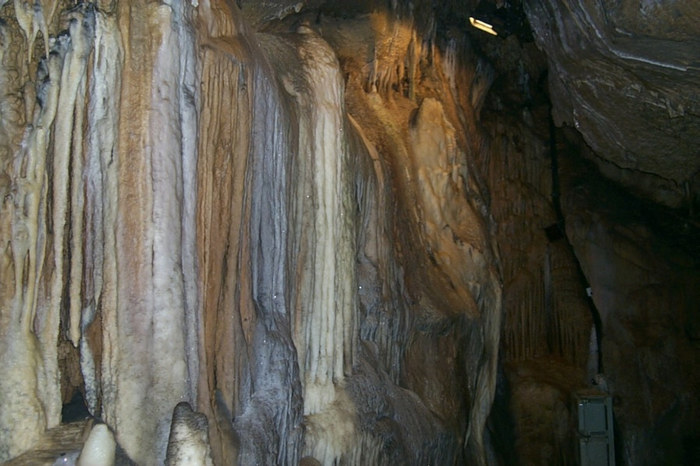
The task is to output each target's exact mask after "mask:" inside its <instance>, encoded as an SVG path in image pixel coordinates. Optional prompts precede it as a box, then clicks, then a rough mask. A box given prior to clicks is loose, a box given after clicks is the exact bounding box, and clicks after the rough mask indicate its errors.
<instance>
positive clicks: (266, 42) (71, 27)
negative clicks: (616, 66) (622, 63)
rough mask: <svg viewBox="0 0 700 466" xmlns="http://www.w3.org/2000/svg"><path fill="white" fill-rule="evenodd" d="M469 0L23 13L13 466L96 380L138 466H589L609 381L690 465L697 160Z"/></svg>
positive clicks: (6, 396) (8, 95)
mask: <svg viewBox="0 0 700 466" xmlns="http://www.w3.org/2000/svg"><path fill="white" fill-rule="evenodd" d="M467 3H468V4H465V5H461V4H458V2H443V4H441V5H439V6H436V5H433V4H432V3H431V2H423V1H418V2H401V1H392V2H370V1H359V2H347V4H346V3H345V2H322V1H307V2H291V1H285V0H278V1H271V2H257V1H252V0H251V1H247V0H243V1H237V2H234V1H224V0H201V1H182V2H181V1H166V2H146V1H136V0H134V1H121V2H117V1H110V0H100V1H95V2H74V1H71V0H49V1H43V0H42V1H36V2H32V1H25V0H14V1H13V2H8V1H2V0H0V63H1V66H0V202H1V203H2V204H1V207H2V213H1V214H0V255H1V258H2V259H1V261H0V273H1V276H0V367H2V369H1V372H0V461H8V460H12V459H13V458H14V460H12V461H15V463H14V464H38V463H37V460H36V458H37V457H36V456H31V455H32V452H31V450H33V449H36V448H37V445H48V444H49V443H51V442H53V440H50V441H49V440H47V439H49V437H50V435H49V434H50V433H52V432H57V431H58V430H60V429H62V428H66V426H67V424H66V422H67V415H66V410H65V406H67V405H68V404H69V403H70V402H71V400H72V399H75V397H76V394H79V398H81V399H83V400H84V404H85V407H86V409H87V412H88V413H89V415H90V417H92V418H95V419H98V420H99V421H100V422H104V423H105V424H107V426H108V427H109V430H110V431H111V432H113V433H114V436H115V438H116V443H117V447H116V448H117V457H118V462H119V461H121V462H123V463H125V464H133V463H135V464H139V465H141V464H143V465H150V464H163V463H167V464H231V463H237V464H295V465H296V464H318V463H320V464H479V465H485V464H515V463H516V462H520V463H522V464H575V448H576V441H575V440H576V439H575V431H574V429H573V427H572V423H573V422H574V414H575V413H574V412H573V408H572V404H571V403H572V398H571V397H572V395H573V394H574V393H575V392H576V391H577V390H580V389H582V388H587V387H588V388H590V386H591V379H592V378H594V377H596V376H599V374H600V373H601V372H604V373H605V378H604V379H601V378H597V379H596V380H597V381H598V389H605V390H607V391H608V392H609V393H610V394H612V395H613V396H614V397H615V400H616V407H615V410H616V416H617V419H618V424H619V426H618V431H619V434H620V435H619V438H620V440H619V450H620V451H619V453H620V454H619V455H618V456H619V458H620V460H621V462H626V463H628V464H645V462H647V463H648V464H653V463H654V462H655V461H656V459H659V458H666V457H670V458H675V459H677V460H678V461H683V460H684V459H685V458H688V457H689V456H688V454H686V453H684V451H685V450H683V449H684V448H687V446H686V444H688V442H692V440H693V439H696V438H697V436H698V426H697V420H696V419H698V418H699V416H697V409H698V406H697V401H695V398H694V396H693V393H697V388H698V373H699V372H698V371H697V368H696V366H697V363H693V362H692V361H696V360H697V357H696V356H697V351H698V347H697V345H698V325H697V322H698V315H697V311H696V309H697V305H696V303H697V302H698V298H700V296H697V290H698V289H699V288H698V287H697V284H698V282H699V274H698V255H697V247H696V246H694V242H693V238H694V234H695V233H696V232H697V223H696V222H695V221H694V217H693V216H692V210H693V209H692V207H693V195H694V194H693V193H694V191H693V189H694V188H692V187H690V185H691V184H692V183H693V180H694V178H692V176H690V177H685V178H683V176H681V175H678V173H676V172H673V173H672V172H670V171H663V170H657V171H658V173H655V174H654V175H653V176H651V177H650V178H644V179H642V180H641V181H639V183H634V182H632V183H630V182H629V178H630V177H629V176H628V175H625V173H626V172H625V170H626V169H627V168H628V167H627V166H625V165H624V164H619V165H620V166H616V168H615V169H614V170H613V169H611V168H610V163H617V162H619V160H618V158H616V157H618V156H619V154H618V153H617V152H614V151H613V153H612V155H611V156H610V157H609V160H610V161H612V162H601V161H600V152H602V151H605V150H607V148H609V147H610V141H609V136H610V135H608V134H606V135H605V137H601V138H600V139H596V138H595V135H596V131H598V130H599V128H598V126H596V125H597V123H596V125H594V124H593V123H595V121H597V120H595V121H594V120H592V119H590V118H592V117H589V119H588V120H587V119H585V118H583V117H580V118H579V117H578V116H576V115H580V113H577V111H576V110H571V109H575V108H576V106H577V105H582V102H585V101H586V100H585V98H586V96H585V95H583V94H581V96H580V98H579V96H578V94H576V93H574V92H573V91H571V89H573V88H566V85H569V84H571V83H572V82H574V83H578V81H576V80H567V78H566V76H567V75H566V74H565V73H563V72H562V73H559V74H558V75H557V76H556V77H554V76H553V73H554V71H553V70H555V71H556V70H559V71H561V70H562V69H564V68H563V65H561V64H560V63H559V62H558V61H557V59H558V58H560V57H561V54H559V52H558V51H557V50H548V49H547V48H546V46H544V45H543V41H542V37H543V36H542V33H541V32H542V31H544V30H545V29H546V28H545V27H550V26H551V24H550V23H538V22H537V21H536V18H535V17H536V16H537V14H538V13H537V12H538V11H540V10H542V9H547V8H550V7H548V6H546V5H545V4H544V3H543V4H540V3H538V2H531V3H530V4H526V5H525V6H526V8H525V10H526V12H527V14H528V18H529V19H530V22H532V23H533V31H534V33H535V34H534V36H533V35H527V37H525V36H523V35H512V36H510V37H508V38H506V39H504V40H502V39H500V38H499V39H498V41H499V42H493V41H490V40H487V39H486V38H484V37H481V36H478V35H474V33H473V31H467V30H466V26H464V25H465V24H468V23H467V22H466V17H467V16H468V11H469V9H470V8H473V7H475V6H476V5H475V3H476V2H467ZM472 3H474V5H472ZM518 7H519V8H522V7H521V6H520V5H519V3H518ZM521 11H522V10H521ZM625 11H626V10H625ZM523 14H524V13H523ZM524 18H525V17H524V16H522V18H521V19H523V20H524ZM678 60H681V61H682V60H687V57H686V56H685V55H683V56H682V57H680V58H678ZM674 63H675V62H674ZM684 63H685V62H684ZM645 66H646V65H645ZM676 71H677V70H676ZM674 72H675V71H674ZM559 78H561V81H558V80H557V79H559ZM663 82H664V83H666V84H667V81H663ZM684 82H685V81H684ZM613 84H614V83H613ZM666 84H665V85H666ZM668 86H669V88H672V85H671V84H668ZM623 87H624V86H623ZM562 89H569V91H567V92H568V93H567V94H566V95H565V96H564V97H562V96H561V95H559V94H560V93H561V90H562ZM577 89H581V88H580V87H579V88H577ZM631 89H636V88H634V86H632V88H631ZM640 89H642V90H641V91H640V90H639V89H637V91H635V92H642V91H644V89H646V88H640ZM674 96H676V94H673V96H671V97H673V99H675V98H676V97H674ZM550 97H552V99H555V98H556V99H560V100H557V102H558V103H554V101H550ZM671 97H669V99H670V100H668V102H669V107H668V108H669V109H672V110H673V111H674V112H675V113H674V115H675V116H678V115H676V114H677V113H678V108H679V107H678V104H677V103H676V101H675V100H673V99H672V98H671ZM678 98H679V99H680V97H678ZM567 99H568V100H567ZM572 102H573V103H572ZM683 108H686V109H687V114H688V116H689V118H691V123H689V125H690V127H691V128H694V127H693V126H692V121H694V120H692V118H694V117H692V115H693V112H694V111H693V110H692V108H694V107H692V106H691V105H690V104H686V105H685V106H684V107H683ZM569 110H571V111H572V112H574V113H573V114H574V116H576V118H579V119H578V120H576V122H579V121H580V122H584V123H585V124H584V123H582V124H578V123H576V122H574V123H575V124H573V126H575V127H576V128H578V130H579V131H580V133H577V132H576V131H574V130H572V129H570V128H562V127H563V126H564V127H565V126H566V125H567V123H570V121H569V119H568V117H567V115H568V114H567V111H569ZM669 111H670V110H669ZM601 112H603V113H604V110H602V111H601ZM681 113H682V112H681ZM552 115H554V118H553V117H552ZM674 115H671V116H672V117H674ZM680 116H681V117H684V116H685V114H683V115H680ZM611 118H612V117H611ZM684 121H686V120H684ZM589 123H590V124H589ZM582 125H583V126H584V127H583V128H582V127H580V126H582ZM620 131H623V132H624V128H623V129H622V130H620ZM693 131H694V130H693ZM580 134H582V135H583V136H580ZM689 134H696V133H692V131H691V132H690V133H689ZM594 141H595V142H594ZM660 141H661V142H660V144H666V143H667V140H666V139H663V138H661V139H660ZM618 142H619V143H621V144H627V143H628V141H627V139H621V140H620V141H618ZM630 147H632V148H633V149H634V147H635V146H634V144H631V143H630ZM678 150H679V152H683V151H684V150H688V147H686V146H684V145H681V146H679V147H678ZM678 157H679V158H681V159H683V160H686V158H685V157H686V156H685V155H682V154H681V155H679V156H678ZM674 160H675V159H674ZM689 160H692V157H690V158H689ZM650 164H651V162H650ZM649 166H653V164H651V165H649ZM692 166H693V167H694V166H695V165H692ZM606 167H607V168H606ZM642 168H643V167H642ZM601 170H602V172H603V173H602V174H601ZM669 173H671V175H673V176H671V175H669ZM676 175H678V176H676ZM605 176H608V177H611V178H612V179H611V180H609V179H606V178H605ZM693 176H694V175H693ZM655 177H656V178H655ZM652 178H653V179H652ZM657 178H659V179H663V182H662V183H661V185H663V186H662V187H664V189H666V188H668V187H669V186H671V188H668V189H666V191H663V192H660V191H659V192H657V191H655V193H657V194H658V195H656V194H654V193H651V194H650V189H651V188H650V186H652V185H653V186H657V187H658V186H660V185H659V183H657V181H658V180H657ZM681 178H683V179H681ZM649 180H651V181H649ZM654 180H657V181H654ZM684 182H685V183H686V186H688V188H687V189H686V191H682V189H681V190H680V191H679V188H677V185H678V183H680V184H681V185H682V184H683V183H684ZM650 183H651V184H650ZM653 183H656V184H655V185H654V184H653ZM674 183H676V184H674ZM620 184H622V185H624V186H625V188H623V187H620ZM631 185H632V188H630V186H631ZM630 189H632V191H633V194H630V192H629V190H630ZM683 192H685V193H686V194H683ZM659 193H660V194H659ZM664 193H666V194H664ZM668 193H671V194H668ZM679 193H680V194H679ZM688 193H689V194H688ZM684 195H685V198H684V197H683V196H684ZM635 196H636V197H635ZM640 196H641V197H640ZM684 199H685V201H684ZM657 201H661V203H662V204H663V205H660V204H657V203H656V202H657ZM683 202H688V203H689V204H688V205H689V207H690V213H686V212H685V211H683V210H682V209H683ZM679 205H680V206H681V210H680V211H679V210H677V209H678V208H679ZM630 206H632V209H633V210H634V209H636V210H635V211H634V212H637V213H638V214H637V215H634V214H633V213H630ZM674 209H676V210H674ZM679 225H684V227H683V228H684V229H682V230H681V231H680V232H679V231H678V230H677V227H678V226H679ZM670 232H674V234H673V235H671V234H670ZM669 238H671V239H669ZM586 288H590V289H591V290H592V299H589V298H588V297H587V295H586ZM630 361H633V362H634V365H633V367H632V368H630ZM693 364H695V366H693ZM602 384H605V385H606V386H603V385H602ZM183 402H186V403H187V404H189V407H191V408H192V409H193V410H194V411H195V412H194V413H193V412H192V411H191V410H190V408H189V407H188V406H187V405H184V404H182V403H183ZM642 406H643V407H642ZM62 421H63V424H62ZM68 425H70V426H72V424H68ZM71 429H73V430H72V431H71V432H73V431H75V432H77V431H78V430H79V429H77V427H71ZM47 432H48V433H47ZM183 432H184V433H183ZM71 435H73V434H71ZM75 435H79V434H75ZM53 438H54V437H51V439H53ZM59 443H60V442H59ZM51 444H52V443H51ZM57 448H62V449H63V450H65V448H66V447H65V446H58V447H57ZM51 451H53V450H51ZM57 451H58V450H57ZM44 454H45V455H49V456H48V458H51V456H50V454H51V453H50V452H49V453H46V452H45V453H44ZM691 454H692V453H691ZM187 455H190V459H186V458H187ZM192 455H194V456H196V460H195V459H192ZM669 455H670V456H669ZM674 455H675V456H674ZM684 455H685V456H684ZM23 458H24V459H23ZM32 458H34V459H33V460H32ZM21 461H24V463H22V462H21ZM32 461H34V462H33V463H32ZM46 461H48V463H47V464H51V463H52V460H49V459H46ZM193 461H194V462H193ZM11 464H12V463H11Z"/></svg>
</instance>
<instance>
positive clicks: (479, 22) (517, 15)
mask: <svg viewBox="0 0 700 466" xmlns="http://www.w3.org/2000/svg"><path fill="white" fill-rule="evenodd" d="M524 18H525V14H524V13H523V11H522V5H521V4H520V3H518V2H513V3H511V2H505V3H504V4H503V6H501V7H500V8H498V7H496V2H495V1H494V0H481V1H480V2H479V5H477V7H476V9H475V10H474V12H473V13H472V14H471V15H469V24H471V25H472V26H473V27H475V28H477V29H479V30H481V31H484V32H486V33H488V34H491V35H493V36H499V37H501V38H506V37H508V36H510V35H511V34H518V36H520V35H524V34H521V33H526V32H527V30H528V29H529V28H528V27H527V26H526V25H525V24H524Z"/></svg>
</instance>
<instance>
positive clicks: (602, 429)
mask: <svg viewBox="0 0 700 466" xmlns="http://www.w3.org/2000/svg"><path fill="white" fill-rule="evenodd" d="M576 404H577V408H578V410H577V411H578V448H579V455H578V456H579V464H580V465H581V466H614V465H615V438H614V433H613V412H612V398H611V397H610V396H608V395H606V394H604V393H598V392H589V391H587V392H580V393H577V395H576Z"/></svg>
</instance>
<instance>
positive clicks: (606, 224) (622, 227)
mask: <svg viewBox="0 0 700 466" xmlns="http://www.w3.org/2000/svg"><path fill="white" fill-rule="evenodd" d="M574 140H575V139H574ZM591 171H593V173H595V169H593V168H592V167H590V165H589V164H588V163H586V162H584V161H583V160H581V158H579V157H578V154H577V151H576V150H571V148H569V154H568V155H567V156H566V157H563V158H562V208H563V210H564V212H565V214H566V225H567V227H566V228H567V235H568V237H569V238H570V239H571V243H572V245H573V246H574V249H575V251H576V255H577V256H578V257H579V258H580V262H581V267H582V269H583V272H584V273H585V275H586V278H587V280H588V281H589V283H590V286H591V289H592V291H593V301H594V302H595V305H596V308H597V309H599V311H600V316H601V320H602V330H603V347H602V348H603V365H604V368H605V374H606V383H607V386H608V389H609V390H610V393H611V394H612V395H613V396H614V401H615V406H614V409H615V416H616V421H617V428H618V429H617V435H618V436H619V437H620V441H619V448H621V450H622V451H620V452H619V453H620V456H621V457H622V458H623V459H624V462H625V463H626V464H650V465H651V464H660V463H667V464H691V463H693V462H696V461H697V458H698V450H697V447H696V445H697V441H698V431H699V430H698V428H699V427H700V426H699V425H698V419H700V417H699V415H700V413H699V411H700V406H698V401H697V396H696V394H697V393H698V390H699V389H700V366H699V365H698V364H699V363H698V361H699V360H698V351H699V348H698V341H699V336H700V335H699V334H698V319H699V318H700V315H699V314H698V309H699V308H698V302H699V300H700V291H699V290H700V287H698V284H700V250H698V244H697V238H698V235H699V234H700V227H699V226H698V225H697V223H693V222H692V221H690V219H687V218H683V217H684V215H685V213H684V212H680V213H679V212H674V211H669V210H668V209H664V208H661V207H659V206H657V205H654V204H652V203H649V202H648V201H647V200H643V199H638V198H635V197H633V196H630V195H629V194H627V193H625V192H624V191H621V190H619V188H617V187H615V186H611V185H610V182H609V181H607V180H600V179H597V178H598V177H596V176H593V175H592V173H591Z"/></svg>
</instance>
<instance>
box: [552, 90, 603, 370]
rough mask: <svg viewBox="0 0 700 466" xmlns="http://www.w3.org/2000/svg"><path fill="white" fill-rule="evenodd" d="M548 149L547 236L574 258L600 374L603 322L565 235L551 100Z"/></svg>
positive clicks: (578, 262) (588, 285)
mask: <svg viewBox="0 0 700 466" xmlns="http://www.w3.org/2000/svg"><path fill="white" fill-rule="evenodd" d="M549 150H550V156H551V161H552V205H553V206H554V213H555V215H556V218H557V223H556V228H554V226H552V227H549V228H548V231H547V236H548V237H549V238H550V240H551V239H552V238H555V237H560V238H561V239H563V240H564V241H565V242H566V247H567V249H569V251H570V252H571V256H572V257H573V258H574V263H575V264H576V269H577V270H578V276H579V279H580V281H581V285H582V287H583V289H584V290H586V303H587V305H588V309H589V311H590V313H591V318H592V319H593V327H594V328H595V333H596V345H597V349H598V352H597V356H598V360H597V363H598V373H600V374H602V373H604V369H603V344H602V340H603V322H602V320H601V318H600V312H598V309H597V308H596V307H595V303H594V302H593V298H592V295H591V293H590V292H589V291H588V290H590V284H589V283H588V281H587V280H586V276H585V274H584V273H583V269H582V268H581V263H580V261H579V260H578V256H576V251H575V250H574V247H573V246H572V244H571V242H570V241H569V238H568V237H567V236H566V223H565V219H564V213H563V211H562V208H561V186H560V182H559V162H558V158H559V154H558V150H557V128H556V126H555V124H554V118H553V117H552V107H551V102H550V108H549ZM556 229H558V230H559V232H558V234H557V233H556V232H555V231H553V230H556ZM589 382H590V381H589Z"/></svg>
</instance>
